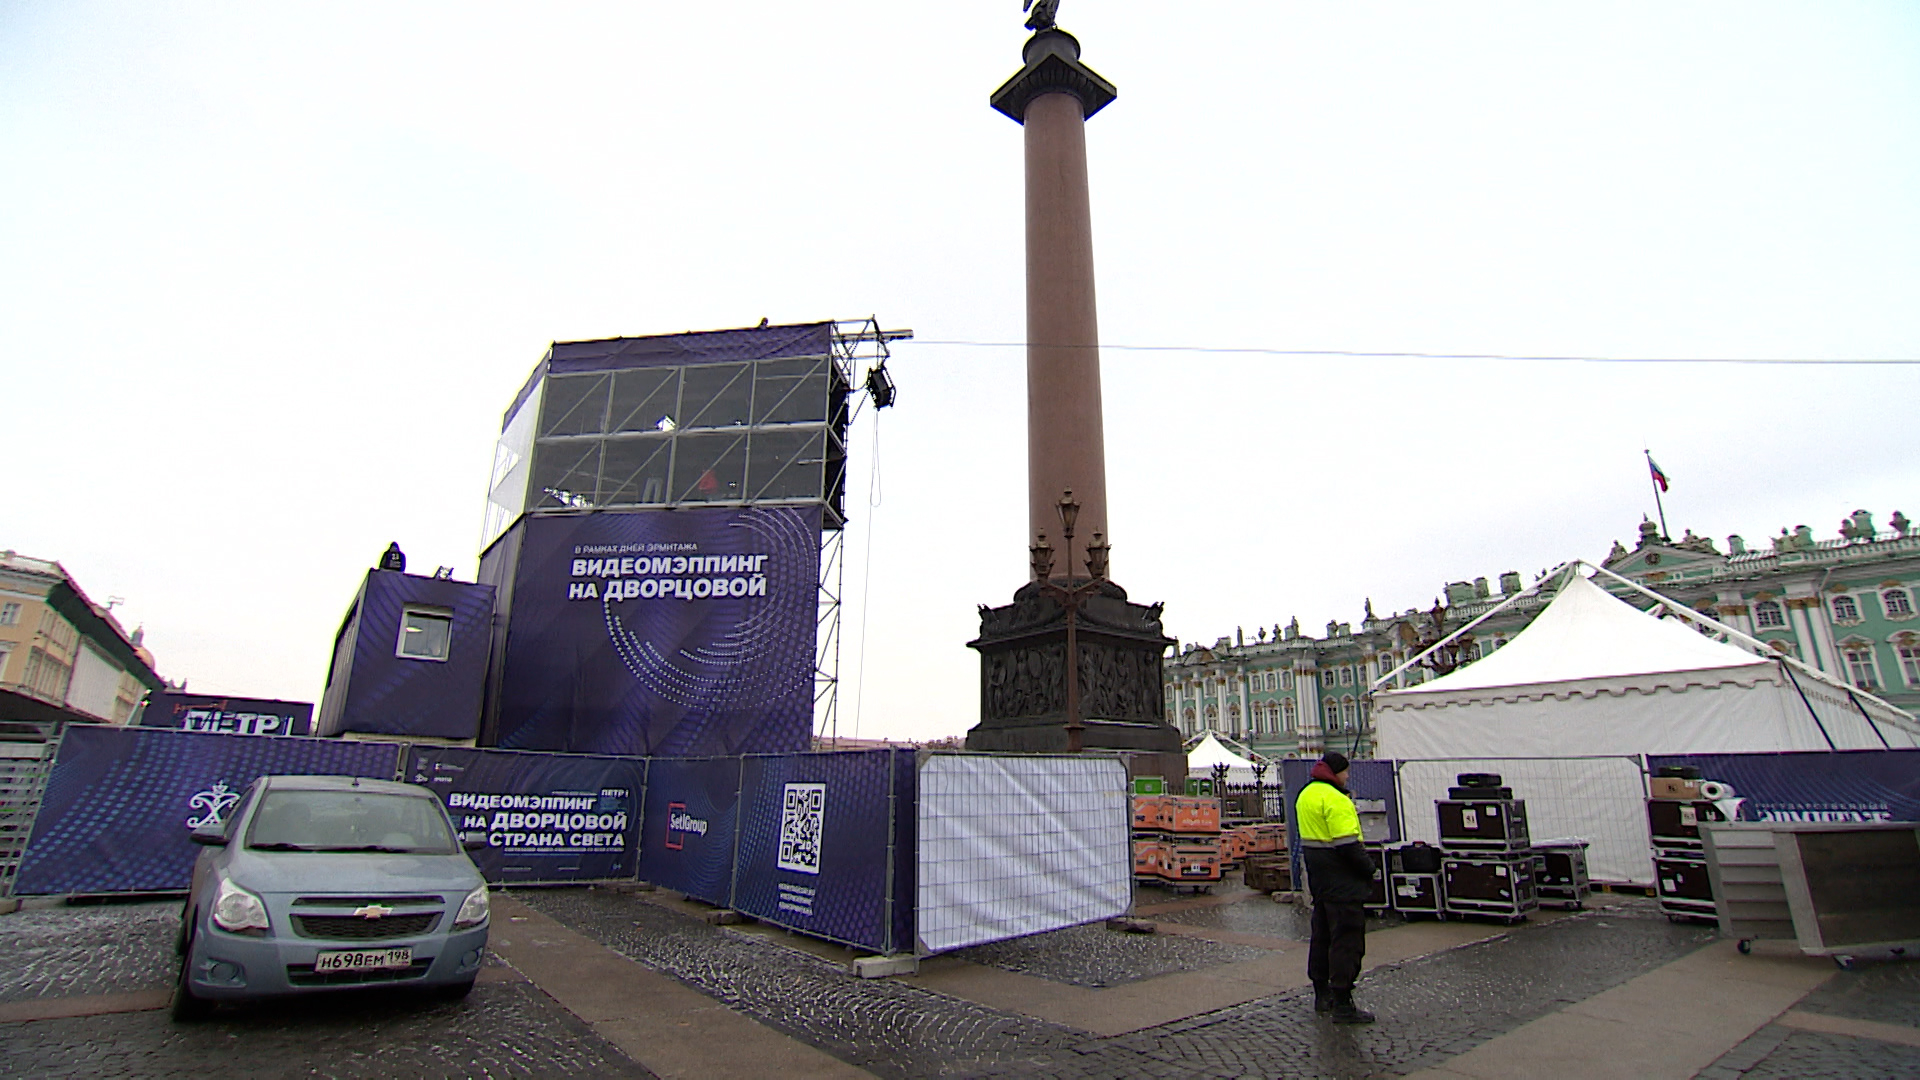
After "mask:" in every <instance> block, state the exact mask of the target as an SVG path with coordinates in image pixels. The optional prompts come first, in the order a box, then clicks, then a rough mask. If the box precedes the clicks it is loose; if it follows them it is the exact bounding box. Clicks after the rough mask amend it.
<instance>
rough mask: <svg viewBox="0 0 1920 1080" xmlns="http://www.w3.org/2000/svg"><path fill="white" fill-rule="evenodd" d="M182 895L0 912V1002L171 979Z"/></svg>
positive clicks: (149, 986)
mask: <svg viewBox="0 0 1920 1080" xmlns="http://www.w3.org/2000/svg"><path fill="white" fill-rule="evenodd" d="M179 932H180V902H179V901H177V900H168V901H161V902H150V903H141V904H100V905H95V906H90V907H60V908H41V909H33V910H27V911H17V912H14V913H13V914H12V915H8V916H5V917H4V918H0V1002H8V1001H27V1000H31V999H33V998H42V997H71V996H74V995H77V994H115V993H123V992H126V991H131V990H151V989H153V988H154V987H160V986H167V985H170V984H171V983H172V982H173V976H174V972H175V968H174V960H173V939H174V935H175V934H178V933H179Z"/></svg>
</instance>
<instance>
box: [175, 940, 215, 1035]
mask: <svg viewBox="0 0 1920 1080" xmlns="http://www.w3.org/2000/svg"><path fill="white" fill-rule="evenodd" d="M192 925H193V924H192V923H191V922H189V923H187V924H186V926H185V927H183V928H182V929H181V931H180V938H181V947H180V977H179V979H178V980H176V981H175V982H174V985H173V1006H172V1012H173V1018H174V1019H175V1020H178V1021H180V1022H182V1023H192V1022H194V1021H196V1020H205V1019H206V1018H207V1015H208V1014H209V1013H211V1012H213V1002H211V1001H208V1000H206V999H205V998H201V997H196V996H195V995H194V992H193V985H192V979H191V977H190V976H191V973H192V971H193V930H192Z"/></svg>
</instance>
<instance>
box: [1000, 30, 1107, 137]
mask: <svg viewBox="0 0 1920 1080" xmlns="http://www.w3.org/2000/svg"><path fill="white" fill-rule="evenodd" d="M1021 56H1022V57H1023V58H1024V59H1025V60H1026V62H1027V66H1026V67H1023V68H1021V69H1020V71H1019V72H1018V73H1016V74H1015V75H1014V77H1013V78H1011V79H1008V80H1007V81H1006V82H1005V83H1003V84H1002V85H1001V87H1000V89H998V90H995V91H994V92H993V97H992V98H990V99H988V100H989V103H990V104H992V106H993V107H994V108H995V109H997V110H999V111H1000V112H1001V113H1004V114H1005V115H1006V116H1007V117H1008V118H1009V119H1011V120H1013V121H1014V122H1016V123H1020V124H1024V123H1026V122H1027V106H1028V105H1030V104H1032V103H1033V100H1034V99H1035V98H1038V97H1040V96H1042V95H1044V94H1072V95H1073V96H1074V97H1075V98H1077V99H1078V100H1079V102H1080V115H1081V117H1082V118H1085V117H1089V116H1092V115H1093V114H1094V113H1097V112H1099V111H1100V110H1101V109H1104V108H1106V107H1107V105H1108V104H1109V103H1111V102H1112V101H1113V99H1114V98H1115V97H1116V96H1118V95H1119V93H1120V91H1119V90H1118V89H1116V88H1115V87H1114V85H1113V84H1112V83H1110V82H1108V81H1107V80H1105V79H1103V78H1101V77H1100V75H1099V73H1098V72H1096V71H1094V70H1093V69H1092V68H1090V67H1088V66H1087V65H1085V64H1083V63H1081V62H1080V42H1079V41H1077V40H1076V39H1075V38H1074V36H1073V35H1072V34H1069V33H1067V32H1066V31H1065V30H1053V29H1048V30H1042V31H1040V32H1039V33H1037V34H1035V35H1033V36H1032V37H1031V38H1028V39H1027V44H1026V47H1025V48H1024V49H1023V50H1021Z"/></svg>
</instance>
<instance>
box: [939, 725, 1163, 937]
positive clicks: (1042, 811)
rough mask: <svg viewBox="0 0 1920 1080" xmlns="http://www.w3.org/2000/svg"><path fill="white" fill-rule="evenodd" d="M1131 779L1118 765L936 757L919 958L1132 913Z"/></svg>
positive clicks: (1093, 760)
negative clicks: (1129, 795) (1129, 788)
mask: <svg viewBox="0 0 1920 1080" xmlns="http://www.w3.org/2000/svg"><path fill="white" fill-rule="evenodd" d="M1132 826H1133V814H1132V807H1131V804H1130V803H1129V800H1128V798H1127V771H1126V768H1125V767H1124V766H1122V765H1121V764H1120V762H1118V761H1116V760H1114V759H1112V758H1089V757H1033V756H1018V757H1012V756H1009V757H999V756H993V755H979V754H934V755H931V756H929V757H928V758H927V760H926V761H925V762H924V763H922V765H921V766H920V806H919V837H918V847H919V855H918V869H919V898H918V910H917V912H916V916H917V926H918V935H919V939H920V951H921V952H922V953H937V952H945V951H947V950H948V949H958V948H962V947H964V946H967V945H979V944H982V943H985V942H989V941H1001V940H1004V939H1006V938H1012V937H1020V936H1022V935H1024V934H1035V933H1039V932H1041V931H1043V930H1057V929H1060V928H1061V927H1065V926H1078V925H1079V924H1081V923H1085V922H1092V921H1093V920H1095V919H1106V918H1112V917H1113V916H1116V915H1124V914H1126V911H1127V908H1128V905H1129V904H1130V903H1131V901H1132V897H1133V852H1132V848H1131V843H1130V834H1129V830H1130V829H1131V828H1132Z"/></svg>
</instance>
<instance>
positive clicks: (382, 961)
mask: <svg viewBox="0 0 1920 1080" xmlns="http://www.w3.org/2000/svg"><path fill="white" fill-rule="evenodd" d="M412 966H413V948H412V947H411V946H409V947H407V948H404V949H349V950H344V951H341V952H323V953H321V954H320V955H319V956H317V957H315V958H314V961H313V970H315V971H380V970H388V969H392V968H407V967H412Z"/></svg>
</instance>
